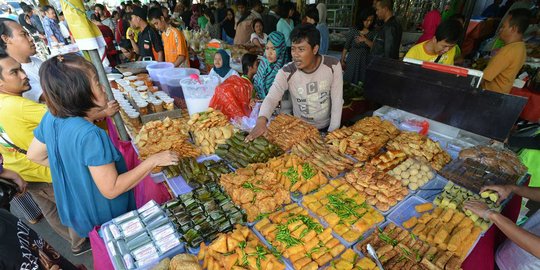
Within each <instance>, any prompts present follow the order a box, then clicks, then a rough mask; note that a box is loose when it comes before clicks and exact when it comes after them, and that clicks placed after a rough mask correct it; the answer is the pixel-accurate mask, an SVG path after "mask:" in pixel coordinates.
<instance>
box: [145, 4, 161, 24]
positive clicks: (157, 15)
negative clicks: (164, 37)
mask: <svg viewBox="0 0 540 270" xmlns="http://www.w3.org/2000/svg"><path fill="white" fill-rule="evenodd" d="M161 17H163V12H162V11H161V8H158V7H153V8H151V9H150V10H149V11H148V21H151V20H153V19H158V20H161Z"/></svg>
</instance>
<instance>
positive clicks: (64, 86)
mask: <svg viewBox="0 0 540 270" xmlns="http://www.w3.org/2000/svg"><path fill="white" fill-rule="evenodd" d="M40 78H41V86H42V89H43V95H44V96H45V100H46V103H47V107H48V108H49V112H48V113H46V114H45V116H44V117H43V119H42V121H41V123H40V125H39V126H38V127H37V128H36V130H34V136H35V138H34V140H33V141H32V144H31V145H30V147H29V149H28V155H27V156H28V159H30V160H32V161H34V162H36V163H39V164H42V165H45V166H50V168H51V174H52V180H53V189H54V194H55V199H56V203H57V208H58V213H59V215H60V220H61V221H62V223H63V224H64V225H66V226H68V227H71V228H73V229H74V230H75V232H77V234H79V236H81V237H86V236H88V233H89V232H90V231H91V230H92V229H93V228H94V226H98V225H101V224H103V223H105V222H107V221H109V220H111V219H113V218H115V217H117V216H119V215H122V214H124V213H126V212H128V211H130V210H133V209H135V199H134V196H133V191H132V188H133V187H135V186H136V185H137V184H138V183H139V182H140V181H141V180H142V179H143V178H144V177H145V176H146V175H148V173H150V172H151V171H152V169H154V168H155V167H156V166H168V165H172V164H176V163H177V161H178V156H177V155H176V154H175V153H172V152H170V151H166V152H162V153H159V154H155V155H152V156H149V157H148V158H147V159H146V160H145V161H143V162H142V163H141V164H140V165H139V166H137V167H136V168H134V169H133V170H131V171H128V170H127V167H126V164H125V162H124V159H123V157H122V155H121V154H120V152H119V151H118V150H117V149H116V148H115V147H114V145H113V144H112V142H111V140H110V139H109V137H108V135H107V133H106V132H105V131H104V130H102V129H100V128H99V127H97V126H96V125H94V123H93V122H94V120H95V119H96V117H97V116H98V115H99V114H100V112H101V111H103V110H104V108H106V107H107V98H106V96H105V93H104V91H103V87H102V86H101V85H100V83H99V81H98V76H97V72H96V69H95V68H94V66H92V64H91V63H90V62H88V61H86V60H85V59H84V58H82V57H81V56H78V55H76V54H67V55H63V56H62V55H61V56H58V57H53V58H51V59H49V60H47V61H46V62H44V63H43V64H42V66H41V68H40Z"/></svg>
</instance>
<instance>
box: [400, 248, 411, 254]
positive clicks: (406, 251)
mask: <svg viewBox="0 0 540 270" xmlns="http://www.w3.org/2000/svg"><path fill="white" fill-rule="evenodd" d="M399 248H400V249H401V251H403V253H405V255H407V256H411V252H410V251H409V250H408V249H406V248H403V247H399Z"/></svg>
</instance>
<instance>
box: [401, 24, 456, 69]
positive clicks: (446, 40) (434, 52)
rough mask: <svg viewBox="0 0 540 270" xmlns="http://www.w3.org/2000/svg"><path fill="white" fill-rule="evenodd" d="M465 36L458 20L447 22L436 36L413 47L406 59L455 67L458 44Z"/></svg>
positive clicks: (438, 30)
mask: <svg viewBox="0 0 540 270" xmlns="http://www.w3.org/2000/svg"><path fill="white" fill-rule="evenodd" d="M462 34H463V26H462V25H461V23H459V22H458V21H457V20H447V21H444V22H442V23H441V24H439V26H438V27H437V31H436V32H435V36H433V37H432V38H431V39H429V40H426V41H424V42H422V43H419V44H416V45H415V46H414V47H412V48H411V49H410V50H409V51H408V52H407V54H406V55H405V58H412V59H416V60H420V61H424V62H434V63H438V64H445V65H453V64H454V58H455V56H456V50H457V49H456V43H457V42H458V40H459V38H460V37H461V35H462Z"/></svg>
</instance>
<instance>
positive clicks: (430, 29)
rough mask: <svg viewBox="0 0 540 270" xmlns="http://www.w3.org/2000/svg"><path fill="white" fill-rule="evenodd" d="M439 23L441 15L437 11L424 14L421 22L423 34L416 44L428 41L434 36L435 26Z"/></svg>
mask: <svg viewBox="0 0 540 270" xmlns="http://www.w3.org/2000/svg"><path fill="white" fill-rule="evenodd" d="M440 23H441V13H439V11H438V10H432V11H430V12H428V13H426V16H425V17H424V21H422V29H423V30H424V33H423V34H422V35H421V36H420V38H419V39H418V41H417V42H416V44H418V43H422V42H424V41H426V40H430V39H431V38H433V36H435V31H437V26H439V24H440Z"/></svg>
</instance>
